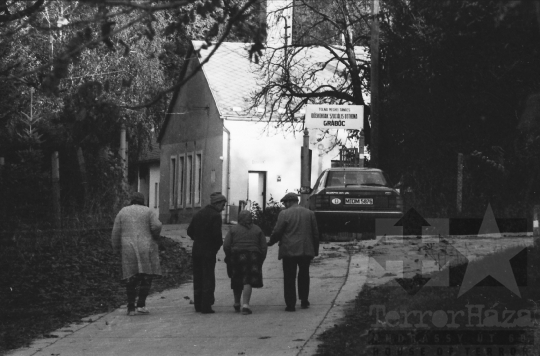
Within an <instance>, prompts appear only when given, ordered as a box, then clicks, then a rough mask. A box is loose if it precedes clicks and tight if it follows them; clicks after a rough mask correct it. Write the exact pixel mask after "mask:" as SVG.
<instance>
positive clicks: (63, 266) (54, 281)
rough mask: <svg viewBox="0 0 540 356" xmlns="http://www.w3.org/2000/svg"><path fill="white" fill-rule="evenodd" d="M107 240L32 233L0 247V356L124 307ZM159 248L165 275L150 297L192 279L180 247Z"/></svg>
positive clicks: (169, 243)
mask: <svg viewBox="0 0 540 356" xmlns="http://www.w3.org/2000/svg"><path fill="white" fill-rule="evenodd" d="M110 234H111V231H110V229H102V230H93V231H86V232H79V233H77V234H76V233H69V234H68V233H63V234H62V235H56V236H55V235H53V233H52V232H51V233H49V232H43V231H33V232H31V233H30V232H29V233H27V234H26V235H25V236H21V235H19V236H16V238H15V239H14V240H10V243H9V244H6V243H4V244H3V245H2V246H1V247H0V281H2V283H0V354H2V352H3V351H5V350H9V349H13V348H17V347H22V346H24V345H25V344H28V343H29V342H30V341H32V340H33V339H35V338H37V337H39V336H41V335H44V334H47V333H50V332H52V331H54V330H57V329H58V328H61V327H62V326H64V325H66V324H69V323H73V322H78V321H80V319H81V318H82V317H85V316H88V315H92V314H97V313H104V312H108V311H112V310H114V309H116V308H118V307H120V306H121V305H123V304H125V303H126V296H125V287H124V285H123V283H121V281H120V279H121V272H122V268H121V264H120V256H119V255H115V254H113V252H112V247H111V238H110V236H111V235H110ZM160 246H161V248H160V250H161V252H160V259H161V267H162V274H163V275H162V278H157V279H155V280H154V282H153V283H152V291H161V290H164V289H167V288H172V287H176V286H178V285H180V283H181V282H183V281H185V280H186V279H187V277H188V276H189V273H190V266H191V259H190V256H189V255H188V254H187V253H186V251H185V249H184V248H182V247H181V244H180V243H178V242H176V241H173V240H171V239H168V238H165V237H162V238H161V239H160Z"/></svg>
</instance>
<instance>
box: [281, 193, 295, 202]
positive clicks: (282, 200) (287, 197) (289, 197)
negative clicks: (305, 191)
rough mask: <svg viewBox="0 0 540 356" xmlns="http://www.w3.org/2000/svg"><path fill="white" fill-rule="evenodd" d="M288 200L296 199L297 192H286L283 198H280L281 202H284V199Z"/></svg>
mask: <svg viewBox="0 0 540 356" xmlns="http://www.w3.org/2000/svg"><path fill="white" fill-rule="evenodd" d="M290 200H294V201H298V194H295V193H287V194H285V196H284V197H283V198H281V202H282V203H283V202H286V201H290Z"/></svg>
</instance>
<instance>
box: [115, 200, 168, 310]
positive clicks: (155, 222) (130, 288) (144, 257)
mask: <svg viewBox="0 0 540 356" xmlns="http://www.w3.org/2000/svg"><path fill="white" fill-rule="evenodd" d="M160 232H161V222H160V221H159V219H158V217H157V216H156V213H154V212H153V211H152V210H151V209H150V208H148V207H146V206H145V205H144V195H142V194H141V193H134V194H133V195H132V196H131V205H129V206H126V207H125V208H123V209H122V210H120V212H119V213H118V215H117V216H116V219H115V220H114V227H113V231H112V245H113V250H114V251H115V253H116V252H117V251H118V250H119V249H120V250H121V253H122V274H123V276H122V277H123V278H122V280H126V292H127V299H128V315H136V313H135V297H136V295H137V292H136V288H137V286H138V287H139V293H138V294H139V296H138V300H137V309H136V311H137V313H139V314H148V313H149V312H148V309H147V308H146V297H147V296H148V293H149V292H150V287H151V285H152V279H153V277H154V276H160V275H161V266H160V264H159V248H158V244H157V242H156V239H157V238H159V234H160Z"/></svg>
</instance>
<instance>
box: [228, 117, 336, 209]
mask: <svg viewBox="0 0 540 356" xmlns="http://www.w3.org/2000/svg"><path fill="white" fill-rule="evenodd" d="M225 127H226V128H227V129H228V130H229V131H230V135H231V146H230V151H231V153H230V159H231V172H230V175H231V177H230V193H229V196H230V198H229V203H230V204H234V205H235V206H236V207H237V206H238V205H239V202H240V201H241V200H243V201H246V200H247V198H248V172H249V171H263V172H266V200H267V202H268V200H269V199H270V197H273V198H274V200H275V201H277V202H279V200H280V199H281V198H282V197H283V196H284V195H285V194H286V193H287V192H296V191H297V189H299V188H300V148H301V147H302V144H303V133H298V132H296V133H295V134H293V133H292V132H284V130H283V129H273V128H271V127H267V124H266V123H261V122H255V121H236V120H225ZM265 129H266V131H265ZM317 135H318V130H310V148H311V149H312V151H313V152H312V169H311V186H312V187H313V185H314V184H315V181H316V180H317V178H318V176H319V169H322V170H323V169H326V168H330V166H331V160H333V159H337V157H339V150H338V148H335V149H333V150H331V151H330V152H329V153H324V154H322V155H321V164H319V152H323V150H321V151H319V149H318V146H319V144H321V145H322V147H321V148H323V147H324V149H327V148H328V147H329V146H328V145H329V143H328V142H325V141H324V140H323V141H322V142H316V141H317ZM278 176H279V177H280V178H281V181H278ZM248 204H249V202H248Z"/></svg>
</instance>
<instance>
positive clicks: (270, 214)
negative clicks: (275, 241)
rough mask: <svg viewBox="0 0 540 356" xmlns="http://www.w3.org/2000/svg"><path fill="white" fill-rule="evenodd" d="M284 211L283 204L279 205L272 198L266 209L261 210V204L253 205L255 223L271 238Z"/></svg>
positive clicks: (252, 212)
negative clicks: (279, 216)
mask: <svg viewBox="0 0 540 356" xmlns="http://www.w3.org/2000/svg"><path fill="white" fill-rule="evenodd" d="M281 210H283V206H282V205H281V203H278V202H276V201H275V200H274V198H273V197H272V196H270V200H269V201H268V203H267V204H266V209H264V210H263V209H261V207H260V206H259V204H257V203H253V206H252V207H251V214H252V216H253V223H254V224H256V225H258V226H259V227H260V228H261V230H262V231H263V232H264V234H265V235H266V236H269V235H270V234H271V233H272V230H274V226H276V222H277V218H278V215H279V213H280V212H281Z"/></svg>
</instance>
